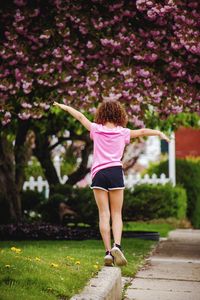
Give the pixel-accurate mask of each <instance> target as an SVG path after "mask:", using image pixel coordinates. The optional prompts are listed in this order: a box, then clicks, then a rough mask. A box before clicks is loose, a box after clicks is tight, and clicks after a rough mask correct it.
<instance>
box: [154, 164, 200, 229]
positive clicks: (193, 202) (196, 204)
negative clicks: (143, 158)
mask: <svg viewBox="0 0 200 300" xmlns="http://www.w3.org/2000/svg"><path fill="white" fill-rule="evenodd" d="M148 173H149V174H153V173H155V174H158V175H160V174H161V173H165V174H166V175H167V176H168V162H167V161H163V162H161V163H160V164H157V165H152V166H151V168H150V169H149V170H148ZM176 181H177V183H178V184H181V185H182V186H183V187H184V188H185V190H186V192H187V199H188V205H187V217H188V218H189V220H190V221H191V223H192V225H193V226H194V227H196V228H200V184H199V182H200V160H199V159H191V158H188V159H185V160H184V159H177V160H176Z"/></svg>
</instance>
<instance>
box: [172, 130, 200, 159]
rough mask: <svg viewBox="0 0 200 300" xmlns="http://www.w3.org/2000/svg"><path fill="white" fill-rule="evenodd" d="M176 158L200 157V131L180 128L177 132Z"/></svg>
mask: <svg viewBox="0 0 200 300" xmlns="http://www.w3.org/2000/svg"><path fill="white" fill-rule="evenodd" d="M175 141H176V157H177V158H185V157H186V156H195V157H196V156H200V130H199V129H193V128H184V127H180V128H179V129H178V130H177V131H176V132H175Z"/></svg>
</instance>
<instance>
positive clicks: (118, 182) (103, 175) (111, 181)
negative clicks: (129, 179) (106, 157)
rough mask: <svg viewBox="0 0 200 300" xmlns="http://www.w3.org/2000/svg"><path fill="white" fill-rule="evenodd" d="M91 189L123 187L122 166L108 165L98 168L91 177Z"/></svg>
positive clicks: (106, 189)
mask: <svg viewBox="0 0 200 300" xmlns="http://www.w3.org/2000/svg"><path fill="white" fill-rule="evenodd" d="M90 188H91V189H93V188H97V189H102V190H105V191H107V192H108V190H117V189H124V188H125V186H124V173H123V169H122V166H114V167H108V168H105V169H101V170H99V171H98V172H97V173H96V174H95V175H94V177H93V179H92V184H91V186H90Z"/></svg>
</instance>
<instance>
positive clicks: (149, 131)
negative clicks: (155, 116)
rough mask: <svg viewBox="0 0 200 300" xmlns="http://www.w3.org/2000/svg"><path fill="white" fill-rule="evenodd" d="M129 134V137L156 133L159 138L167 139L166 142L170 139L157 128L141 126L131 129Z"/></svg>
mask: <svg viewBox="0 0 200 300" xmlns="http://www.w3.org/2000/svg"><path fill="white" fill-rule="evenodd" d="M130 135H131V138H136V137H142V136H151V135H157V136H159V137H160V138H161V139H163V140H165V141H167V142H168V143H169V141H170V140H169V138H168V137H167V136H166V135H165V134H164V133H163V132H161V131H159V130H154V129H149V128H142V129H136V130H131V133H130Z"/></svg>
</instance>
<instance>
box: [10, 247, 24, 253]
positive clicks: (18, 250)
mask: <svg viewBox="0 0 200 300" xmlns="http://www.w3.org/2000/svg"><path fill="white" fill-rule="evenodd" d="M10 249H11V251H13V252H15V253H21V252H22V249H20V248H16V247H11V248H10Z"/></svg>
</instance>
